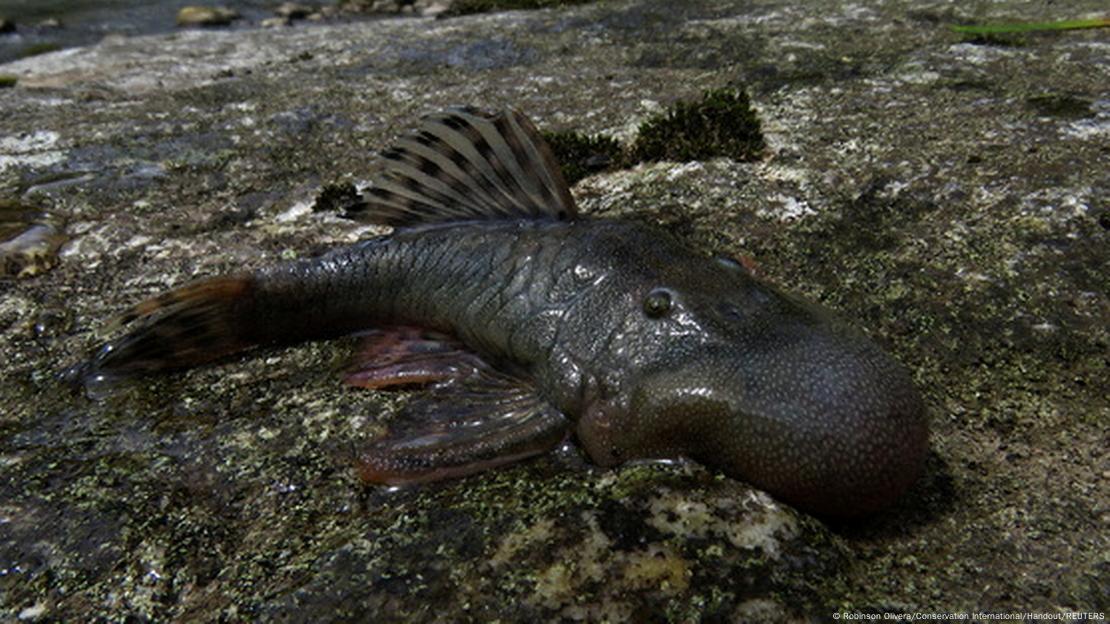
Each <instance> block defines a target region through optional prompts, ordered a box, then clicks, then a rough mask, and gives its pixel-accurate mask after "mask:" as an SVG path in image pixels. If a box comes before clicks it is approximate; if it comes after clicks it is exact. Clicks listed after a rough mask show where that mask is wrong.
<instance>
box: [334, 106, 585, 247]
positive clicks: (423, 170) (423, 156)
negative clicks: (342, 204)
mask: <svg viewBox="0 0 1110 624" xmlns="http://www.w3.org/2000/svg"><path fill="white" fill-rule="evenodd" d="M383 156H384V157H385V159H386V165H385V170H384V171H383V172H382V174H381V175H380V176H378V178H377V179H376V180H375V181H374V183H373V184H372V185H371V186H370V188H368V189H366V191H364V193H363V195H364V198H365V202H364V205H363V206H360V208H359V210H357V212H355V214H354V215H352V216H354V217H355V218H358V219H361V220H364V221H368V222H371V223H379V224H382V225H395V226H397V225H401V226H403V225H418V224H423V223H442V222H447V221H466V220H488V219H521V218H532V219H541V218H555V219H571V218H573V217H574V216H575V215H576V214H577V212H578V209H577V208H576V207H575V205H574V198H573V197H571V194H570V189H569V188H568V187H567V183H566V181H565V180H564V179H563V174H562V173H561V172H560V170H559V165H558V163H557V162H556V161H555V157H554V156H553V155H552V153H551V148H549V147H548V146H547V143H546V142H545V141H544V140H543V137H542V136H540V133H539V131H538V130H536V127H535V126H533V125H532V122H531V121H529V120H528V118H527V117H525V116H524V115H523V114H521V113H520V112H519V111H516V110H512V109H506V110H504V111H502V112H500V113H489V112H485V111H481V110H478V109H475V108H456V109H451V110H448V111H446V112H443V113H439V114H436V115H432V116H431V117H428V118H427V119H425V121H424V123H423V125H422V126H421V127H420V129H419V130H417V131H416V132H414V133H412V134H410V135H408V136H405V137H403V138H401V139H400V140H399V141H398V142H397V144H396V145H395V146H394V147H393V148H392V149H389V150H387V151H386V152H385V153H384V154H383Z"/></svg>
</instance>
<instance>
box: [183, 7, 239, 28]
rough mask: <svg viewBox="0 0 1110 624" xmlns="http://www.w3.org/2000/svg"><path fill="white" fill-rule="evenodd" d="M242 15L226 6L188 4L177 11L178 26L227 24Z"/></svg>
mask: <svg viewBox="0 0 1110 624" xmlns="http://www.w3.org/2000/svg"><path fill="white" fill-rule="evenodd" d="M240 17H241V16H240V15H239V12H238V11H235V10H233V9H228V8H225V7H208V6H187V7H182V9H181V10H180V11H178V12H177V25H178V26H183V27H187V26H227V25H228V24H230V23H231V22H233V21H235V20H237V19H239V18H240Z"/></svg>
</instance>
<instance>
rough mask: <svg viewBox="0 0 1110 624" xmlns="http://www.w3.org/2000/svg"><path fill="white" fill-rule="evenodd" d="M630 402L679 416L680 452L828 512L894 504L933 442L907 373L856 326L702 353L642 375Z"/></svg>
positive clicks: (675, 423)
mask: <svg viewBox="0 0 1110 624" xmlns="http://www.w3.org/2000/svg"><path fill="white" fill-rule="evenodd" d="M631 412H632V413H634V414H637V418H636V420H639V421H646V422H654V423H669V424H667V425H665V426H664V428H669V430H668V431H665V432H663V433H662V436H661V437H662V438H663V439H664V440H669V441H670V443H671V445H672V447H673V446H674V440H682V443H681V445H680V446H681V448H678V449H674V448H671V449H670V452H675V451H677V453H678V454H681V455H686V456H688V457H690V458H692V459H695V460H697V461H699V462H701V463H703V464H706V465H707V466H710V467H715V468H719V469H721V470H722V471H723V472H725V473H726V474H728V475H730V476H734V477H736V478H739V479H742V480H744V481H747V482H749V483H752V484H753V485H756V486H758V487H760V488H762V489H765V490H767V491H768V492H770V493H771V494H772V495H774V496H775V497H776V498H778V499H779V500H782V501H784V502H787V503H791V504H793V505H795V506H797V507H799V508H800V509H803V510H805V511H809V512H812V513H815V514H818V515H823V516H834V517H836V516H839V517H850V516H859V515H864V514H869V513H873V512H875V511H877V510H879V509H882V508H883V507H886V506H888V505H890V504H891V503H892V502H893V501H894V500H895V499H897V498H898V497H899V496H900V495H901V494H902V493H903V492H905V491H906V490H907V489H908V488H909V486H910V485H911V484H912V483H913V482H914V481H916V479H917V478H918V476H919V475H920V473H921V472H922V467H923V465H924V459H925V454H926V451H927V448H928V425H927V420H926V414H925V409H924V405H923V403H922V401H921V398H920V395H919V394H918V392H917V390H916V389H915V388H914V386H913V384H912V383H911V381H910V378H909V374H908V372H907V371H906V369H905V368H904V367H902V365H901V364H899V363H898V362H897V361H895V360H894V359H893V358H891V357H890V356H888V355H886V354H885V353H884V352H882V351H881V350H880V349H879V348H878V347H877V346H876V345H874V344H873V343H872V342H871V341H870V340H867V339H860V338H859V337H858V336H854V335H853V336H848V337H844V336H836V335H827V336H821V337H817V338H815V337H813V336H810V337H809V338H808V339H807V340H805V341H804V342H796V343H794V344H787V345H782V344H779V345H777V346H776V348H775V349H773V350H766V351H762V352H761V351H760V350H757V349H750V348H749V349H735V348H727V349H721V350H717V351H708V352H703V353H701V354H699V356H698V357H697V358H696V359H694V360H692V361H690V362H688V363H687V364H686V365H681V366H677V367H671V368H668V369H667V370H659V371H658V372H656V373H654V374H652V375H650V376H648V377H646V378H645V379H643V382H642V383H640V384H638V387H637V390H636V391H635V392H634V394H633V398H632V401H631ZM657 426H658V425H657ZM640 437H641V438H643V437H645V436H644V434H641V435H640ZM640 443H641V444H643V442H642V441H641V442H640ZM655 444H660V442H655ZM659 450H660V451H662V450H665V449H662V448H660V449H659Z"/></svg>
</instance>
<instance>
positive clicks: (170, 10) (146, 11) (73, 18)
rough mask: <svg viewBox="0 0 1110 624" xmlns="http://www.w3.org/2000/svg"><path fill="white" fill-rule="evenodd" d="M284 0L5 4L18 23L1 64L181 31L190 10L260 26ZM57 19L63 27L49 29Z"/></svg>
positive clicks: (3, 38) (6, 39)
mask: <svg viewBox="0 0 1110 624" xmlns="http://www.w3.org/2000/svg"><path fill="white" fill-rule="evenodd" d="M283 1H284V0H220V1H219V2H205V1H204V0H0V17H3V18H5V19H8V20H11V21H14V22H15V24H16V30H15V32H13V33H7V34H0V63H7V62H9V61H13V60H16V59H18V58H21V57H24V56H28V55H31V54H33V53H36V52H40V53H41V52H42V51H49V50H52V49H55V48H69V47H73V46H79V45H88V44H91V43H95V42H97V41H99V40H100V39H101V38H103V37H104V36H105V35H110V34H123V35H141V34H147V33H155V32H166V31H170V30H173V29H175V28H176V24H175V19H176V17H177V11H178V10H179V9H180V8H181V7H183V6H188V5H212V6H216V5H218V6H225V7H228V8H232V9H235V10H236V11H238V12H239V13H240V14H242V15H243V18H244V19H241V20H238V21H236V22H235V23H234V25H233V26H231V28H247V27H252V26H257V24H258V22H259V21H260V20H262V19H265V18H267V17H272V16H273V9H274V8H275V7H277V6H278V5H280V4H282V2H283ZM45 20H57V21H58V22H60V23H61V27H56V26H49V25H44V24H43V22H44V21H45Z"/></svg>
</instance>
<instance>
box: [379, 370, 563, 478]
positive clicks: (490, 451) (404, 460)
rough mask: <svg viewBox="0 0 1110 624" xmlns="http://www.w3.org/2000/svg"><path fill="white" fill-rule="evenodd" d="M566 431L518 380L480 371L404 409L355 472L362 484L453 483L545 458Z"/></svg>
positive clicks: (552, 411) (556, 416)
mask: <svg viewBox="0 0 1110 624" xmlns="http://www.w3.org/2000/svg"><path fill="white" fill-rule="evenodd" d="M569 429H570V422H569V421H568V420H567V419H566V418H565V417H564V416H563V415H562V414H561V413H559V411H558V410H556V409H555V408H554V407H552V406H551V405H550V404H548V403H547V402H546V401H544V400H543V399H542V398H540V397H539V396H538V395H537V394H536V392H535V390H534V389H533V388H531V387H530V386H528V385H527V384H526V383H525V382H523V381H522V380H519V379H515V378H512V377H508V376H504V375H500V374H498V373H496V372H495V371H484V372H482V373H481V374H480V375H478V376H477V377H475V378H470V379H468V380H467V381H465V382H459V383H449V384H447V385H445V386H441V387H439V388H436V389H435V390H433V391H431V392H429V393H428V394H427V395H425V396H423V397H420V398H418V399H416V400H415V401H413V402H411V403H409V405H407V406H406V407H405V409H404V410H403V411H402V412H401V413H400V414H399V415H398V416H397V417H396V418H395V420H394V422H393V423H392V425H391V428H390V432H389V434H387V435H386V436H385V437H383V438H381V439H379V440H376V441H374V442H373V443H371V445H370V446H369V447H368V448H366V449H365V450H364V451H363V452H362V454H361V455H360V457H359V459H358V461H357V469H358V473H359V476H360V477H361V478H362V480H363V481H366V482H368V483H384V484H390V485H399V484H406V483H420V482H425V481H436V480H439V479H447V478H452V477H461V476H464V475H468V474H473V473H475V472H479V471H482V470H485V469H487V468H492V467H494V466H499V465H502V464H507V463H510V462H515V461H518V460H521V459H524V458H526V457H531V456H534V455H538V454H541V453H544V452H547V451H549V450H551V449H552V448H554V447H555V446H556V445H558V444H559V442H560V441H562V440H563V438H564V437H566V435H567V432H568V431H569Z"/></svg>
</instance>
